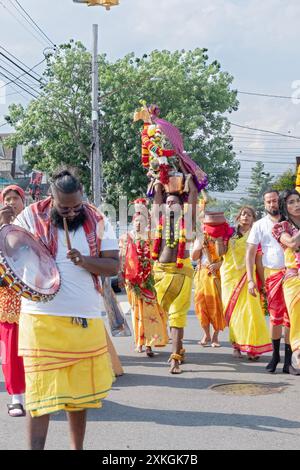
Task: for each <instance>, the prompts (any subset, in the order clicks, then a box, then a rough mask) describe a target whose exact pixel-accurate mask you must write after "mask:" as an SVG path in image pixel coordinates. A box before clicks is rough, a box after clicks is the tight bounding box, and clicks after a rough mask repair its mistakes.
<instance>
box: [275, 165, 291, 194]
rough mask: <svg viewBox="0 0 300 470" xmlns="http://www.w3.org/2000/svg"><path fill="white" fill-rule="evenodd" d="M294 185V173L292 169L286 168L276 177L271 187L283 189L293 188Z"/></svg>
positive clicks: (278, 189)
mask: <svg viewBox="0 0 300 470" xmlns="http://www.w3.org/2000/svg"><path fill="white" fill-rule="evenodd" d="M295 185H296V173H295V172H294V171H293V170H287V171H285V172H284V173H282V175H280V176H278V178H276V180H275V181H274V183H273V184H272V187H273V188H274V189H277V191H284V190H285V189H294V188H295Z"/></svg>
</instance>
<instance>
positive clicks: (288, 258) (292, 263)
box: [283, 248, 300, 351]
mask: <svg viewBox="0 0 300 470" xmlns="http://www.w3.org/2000/svg"><path fill="white" fill-rule="evenodd" d="M284 257H285V265H286V267H287V268H288V269H287V276H286V279H285V280H284V282H283V293H284V299H285V303H286V307H287V310H288V314H289V318H290V324H291V329H290V343H291V348H292V351H296V350H297V349H300V278H299V275H298V268H297V264H296V260H295V253H294V252H293V250H291V248H286V249H285V251H284ZM289 269H291V270H294V271H295V275H294V276H289Z"/></svg>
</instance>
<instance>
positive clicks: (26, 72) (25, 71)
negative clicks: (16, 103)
mask: <svg viewBox="0 0 300 470" xmlns="http://www.w3.org/2000/svg"><path fill="white" fill-rule="evenodd" d="M0 55H2V56H3V57H5V59H6V60H8V61H9V62H11V63H12V64H14V66H15V67H17V68H18V69H20V70H22V72H24V73H25V74H27V75H28V76H29V77H31V78H33V79H34V80H35V81H36V82H38V83H39V84H41V80H39V79H38V78H36V77H34V76H33V75H31V73H29V72H30V70H25V69H24V68H23V67H21V66H20V65H18V64H17V63H16V62H14V61H13V60H12V59H10V58H9V57H8V56H7V55H5V54H3V52H0ZM44 60H46V58H45V59H44ZM44 60H43V62H44ZM38 65H39V64H37V65H35V67H37V66H38Z"/></svg>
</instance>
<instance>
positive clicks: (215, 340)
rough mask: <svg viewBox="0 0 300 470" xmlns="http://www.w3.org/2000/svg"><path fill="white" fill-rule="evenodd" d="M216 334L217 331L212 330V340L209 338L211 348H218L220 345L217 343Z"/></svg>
mask: <svg viewBox="0 0 300 470" xmlns="http://www.w3.org/2000/svg"><path fill="white" fill-rule="evenodd" d="M218 335H219V333H218V332H217V333H216V332H214V334H213V337H212V340H211V345H212V347H213V348H220V347H221V345H220V343H219V339H218Z"/></svg>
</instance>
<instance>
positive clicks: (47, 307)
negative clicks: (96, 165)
mask: <svg viewBox="0 0 300 470" xmlns="http://www.w3.org/2000/svg"><path fill="white" fill-rule="evenodd" d="M64 218H66V220H67V224H68V228H69V233H70V241H71V246H72V248H71V249H69V248H68V246H67V242H66V237H65V232H64V229H63V219H64ZM1 222H2V223H6V222H5V220H1V214H0V223H1ZM15 223H16V224H18V225H20V226H21V227H23V228H25V229H27V230H28V231H30V232H31V233H33V234H34V235H35V236H36V237H37V238H39V239H40V241H41V242H42V243H43V244H44V245H45V246H46V247H47V248H48V249H49V251H50V253H51V254H52V256H53V257H54V258H55V261H56V264H57V266H58V269H59V271H60V277H61V286H60V290H59V292H58V293H57V294H56V296H55V297H54V299H53V300H51V301H49V302H48V303H46V304H45V303H42V302H33V301H31V300H27V299H22V308H21V320H20V337H19V354H20V355H22V356H23V358H24V365H25V377H26V409H27V411H29V412H30V417H29V446H30V448H31V449H43V448H44V445H45V441H46V436H47V432H48V425H49V415H50V414H51V413H53V412H57V411H59V410H65V411H67V415H68V421H69V427H70V435H71V448H72V449H82V448H83V440H84V435H85V427H86V409H87V408H100V407H101V400H102V398H104V397H105V396H106V395H107V393H108V390H109V389H110V387H111V383H112V370H111V365H110V361H109V357H108V352H107V342H106V334H105V328H104V324H103V321H102V320H101V310H102V299H101V295H100V285H99V276H100V275H101V276H112V275H115V274H117V272H118V267H119V256H118V243H117V240H116V237H115V234H114V232H113V230H112V227H111V226H110V224H109V223H108V221H107V220H105V219H104V216H102V214H100V212H98V211H97V209H96V208H94V207H93V206H91V205H89V204H87V203H83V200H82V186H81V183H80V182H79V180H78V179H77V178H76V176H74V174H73V173H71V172H70V171H68V170H63V171H61V172H59V173H57V174H56V175H55V176H54V177H53V182H52V184H51V197H49V198H47V199H45V200H43V201H39V202H38V203H35V204H32V205H30V206H29V207H27V208H26V209H25V210H24V211H23V212H22V213H21V214H20V215H19V216H18V217H17V219H16V221H15ZM40 275H41V273H40Z"/></svg>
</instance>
